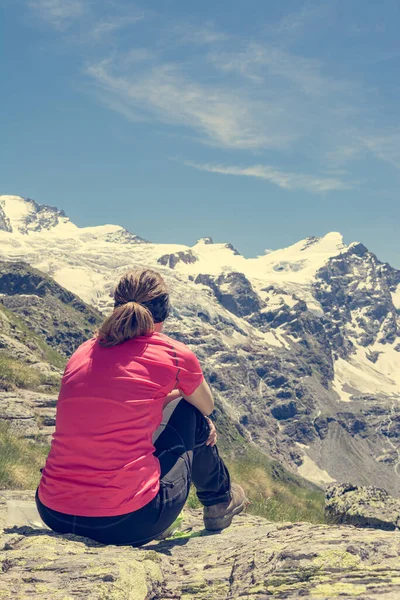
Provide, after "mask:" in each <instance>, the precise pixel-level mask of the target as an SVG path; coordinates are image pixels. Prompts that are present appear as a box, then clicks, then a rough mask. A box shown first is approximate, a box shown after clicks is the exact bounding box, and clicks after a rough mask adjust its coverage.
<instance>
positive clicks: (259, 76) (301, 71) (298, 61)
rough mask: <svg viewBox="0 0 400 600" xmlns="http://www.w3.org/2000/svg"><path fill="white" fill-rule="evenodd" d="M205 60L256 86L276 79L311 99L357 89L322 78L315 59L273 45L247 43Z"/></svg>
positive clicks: (322, 75) (319, 67)
mask: <svg viewBox="0 0 400 600" xmlns="http://www.w3.org/2000/svg"><path fill="white" fill-rule="evenodd" d="M209 59H210V60H211V62H212V63H213V65H214V66H215V67H216V68H218V69H220V70H222V71H226V72H237V73H239V74H240V75H242V76H244V77H247V78H250V79H253V80H256V81H258V82H260V83H265V82H268V80H270V79H271V78H273V77H274V78H276V77H280V78H281V79H282V80H284V81H286V82H289V83H290V84H292V85H293V86H295V87H296V88H297V89H298V90H299V91H301V92H304V93H305V94H307V95H311V96H323V95H330V94H332V93H344V94H346V95H349V94H350V93H351V92H352V90H353V89H354V88H356V87H357V86H356V85H355V84H354V82H349V81H340V80H337V79H334V78H333V77H329V76H328V75H325V74H324V73H323V65H322V63H321V62H320V61H319V60H317V59H314V58H305V57H302V56H297V55H295V54H293V53H290V52H287V51H285V50H282V49H281V48H279V47H277V46H271V45H262V44H259V43H251V44H248V45H247V46H245V48H244V49H243V50H240V51H234V52H213V53H210V54H209ZM275 85H278V84H275Z"/></svg>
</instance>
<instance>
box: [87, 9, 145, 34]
mask: <svg viewBox="0 0 400 600" xmlns="http://www.w3.org/2000/svg"><path fill="white" fill-rule="evenodd" d="M142 19H144V15H143V14H140V15H133V16H118V17H113V16H110V17H108V18H105V19H102V20H101V21H98V22H97V23H95V25H94V27H93V29H92V30H91V32H90V35H91V37H92V38H94V39H95V40H100V39H101V38H103V37H104V36H105V35H108V34H110V33H115V32H116V31H119V30H121V29H124V28H126V27H129V26H130V25H134V24H135V23H138V22H139V21H141V20H142Z"/></svg>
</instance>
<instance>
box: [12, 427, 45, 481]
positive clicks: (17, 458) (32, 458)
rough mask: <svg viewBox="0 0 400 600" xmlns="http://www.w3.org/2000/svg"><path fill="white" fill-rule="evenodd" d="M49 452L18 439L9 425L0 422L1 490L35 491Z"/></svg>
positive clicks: (43, 447)
mask: <svg viewBox="0 0 400 600" xmlns="http://www.w3.org/2000/svg"><path fill="white" fill-rule="evenodd" d="M48 450H49V449H48V447H47V446H38V445H34V444H30V443H29V442H27V441H26V440H24V439H23V438H18V437H17V436H16V435H15V434H14V433H13V432H12V431H11V430H10V427H9V426H8V424H7V423H4V422H0V489H3V490H4V489H13V490H28V489H35V488H36V486H37V485H38V483H39V479H40V468H41V467H43V465H44V463H45V460H46V456H47V454H48Z"/></svg>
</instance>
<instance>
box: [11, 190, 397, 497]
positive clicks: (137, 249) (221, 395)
mask: <svg viewBox="0 0 400 600" xmlns="http://www.w3.org/2000/svg"><path fill="white" fill-rule="evenodd" d="M0 258H1V259H2V260H7V261H18V260H22V261H25V262H27V263H29V264H30V265H32V266H34V267H36V268H38V269H40V270H41V271H43V272H44V273H46V274H47V275H50V276H51V277H52V278H53V279H55V280H56V281H57V282H58V283H59V284H61V285H62V286H64V287H65V288H67V289H69V290H70V291H72V292H74V293H75V294H77V295H78V296H80V297H81V298H82V299H83V300H84V301H85V302H87V303H88V304H91V305H93V306H95V307H96V308H98V309H100V310H101V311H103V312H107V311H108V310H109V309H110V308H111V306H112V301H111V296H110V294H111V290H112V287H113V285H114V284H115V282H116V281H117V280H118V277H119V275H120V274H121V273H122V272H124V271H125V270H126V269H128V268H131V267H132V266H134V265H146V266H150V267H153V268H156V269H158V270H159V271H160V272H161V273H162V274H163V276H164V277H165V279H166V280H167V282H168V284H169V287H170V291H171V296H172V301H173V305H174V311H173V315H172V317H171V319H170V321H169V323H168V327H167V329H166V331H167V332H168V333H171V335H174V336H175V337H178V338H180V339H182V340H183V341H185V342H186V343H188V344H189V345H191V346H192V347H193V349H194V350H195V351H196V353H197V354H198V356H199V358H200V360H201V362H202V364H203V366H204V370H205V372H206V375H207V377H208V379H209V381H210V383H211V385H212V387H213V390H214V393H215V395H216V397H217V400H218V402H219V403H220V405H221V406H223V408H224V410H225V411H226V412H227V413H228V415H229V416H230V418H231V419H232V420H233V421H234V422H235V423H236V424H237V428H238V429H239V431H240V432H242V433H243V434H244V435H246V436H248V437H249V438H251V439H253V441H255V442H256V443H257V444H259V445H260V446H262V447H264V448H266V449H267V450H268V452H269V453H270V454H271V455H273V456H275V457H276V458H279V459H280V460H282V461H284V462H285V463H286V464H287V465H289V466H291V467H292V468H296V469H297V470H298V471H299V472H300V474H302V475H303V476H305V477H306V478H309V479H310V480H313V481H315V482H319V483H324V482H328V481H332V480H334V479H336V480H344V479H346V480H351V481H353V482H355V483H360V484H366V483H369V484H370V483H374V484H376V485H381V486H383V487H386V488H387V489H388V490H390V491H391V492H392V493H395V494H400V479H399V477H398V475H399V473H398V469H399V468H400V467H399V463H400V454H399V448H400V410H399V406H400V405H399V402H400V271H398V270H396V269H393V268H392V267H390V266H389V265H388V264H384V263H381V262H380V261H379V260H378V259H377V258H376V256H375V255H374V254H372V253H371V252H369V251H368V250H367V249H366V248H365V247H364V246H363V245H362V244H360V243H353V244H350V245H349V246H345V245H344V244H343V240H342V237H341V235H340V234H339V233H329V234H327V235H326V236H324V237H322V238H315V237H310V238H308V239H306V240H303V241H300V242H298V243H297V244H294V245H293V246H290V247H289V248H285V249H282V250H276V251H272V252H268V253H266V254H265V255H263V256H260V257H257V258H250V259H246V258H245V257H243V256H241V255H240V254H239V252H237V250H235V248H234V247H233V246H232V245H231V244H220V243H213V241H212V240H211V239H210V238H203V239H201V240H199V241H198V242H197V243H196V244H195V245H194V246H192V247H188V246H184V245H179V244H176V245H175V244H153V243H149V242H146V241H144V240H143V239H141V238H140V237H138V236H136V235H133V234H131V233H129V232H127V231H126V230H125V229H123V228H122V227H118V226H114V225H104V226H101V227H86V228H79V227H77V226H76V225H74V224H73V223H72V222H71V221H70V220H69V219H68V217H66V215H65V214H64V213H63V212H62V211H60V210H58V209H55V208H51V207H48V206H42V205H39V204H37V203H36V202H34V201H32V200H25V199H22V198H20V197H17V196H0Z"/></svg>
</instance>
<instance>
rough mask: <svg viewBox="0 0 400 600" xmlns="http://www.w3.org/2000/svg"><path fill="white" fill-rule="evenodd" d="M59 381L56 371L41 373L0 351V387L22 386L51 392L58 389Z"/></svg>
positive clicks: (8, 388)
mask: <svg viewBox="0 0 400 600" xmlns="http://www.w3.org/2000/svg"><path fill="white" fill-rule="evenodd" d="M59 383H60V376H59V375H57V374H56V373H41V372H40V371H39V370H38V369H35V368H34V367H31V366H29V365H26V364H25V363H22V362H20V361H18V360H15V359H13V358H9V357H8V356H7V355H6V354H5V353H4V352H1V351H0V389H3V390H6V391H7V390H12V389H15V388H22V389H26V390H32V391H44V390H45V391H47V392H49V393H52V392H56V391H58V388H59Z"/></svg>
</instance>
